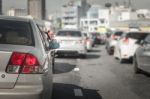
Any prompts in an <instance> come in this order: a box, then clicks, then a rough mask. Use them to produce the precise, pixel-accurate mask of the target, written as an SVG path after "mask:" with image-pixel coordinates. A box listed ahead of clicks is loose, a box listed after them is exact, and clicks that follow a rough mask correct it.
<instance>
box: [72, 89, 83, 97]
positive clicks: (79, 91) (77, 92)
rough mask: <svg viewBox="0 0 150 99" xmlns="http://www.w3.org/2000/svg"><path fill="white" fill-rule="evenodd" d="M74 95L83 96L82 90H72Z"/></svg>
mask: <svg viewBox="0 0 150 99" xmlns="http://www.w3.org/2000/svg"><path fill="white" fill-rule="evenodd" d="M74 95H75V96H83V93H82V90H81V89H74Z"/></svg>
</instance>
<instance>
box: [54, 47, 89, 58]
mask: <svg viewBox="0 0 150 99" xmlns="http://www.w3.org/2000/svg"><path fill="white" fill-rule="evenodd" d="M55 53H56V54H58V55H63V54H67V55H73V56H77V55H80V54H86V50H85V49H81V50H67V49H56V50H55Z"/></svg>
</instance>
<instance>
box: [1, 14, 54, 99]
mask: <svg viewBox="0 0 150 99" xmlns="http://www.w3.org/2000/svg"><path fill="white" fill-rule="evenodd" d="M51 64H52V63H51V55H50V48H49V43H48V42H47V40H46V39H45V37H44V35H43V33H42V32H40V30H39V29H38V27H37V26H36V24H35V22H34V21H33V20H30V19H23V18H17V17H7V16H0V99H51V93H52V65H51Z"/></svg>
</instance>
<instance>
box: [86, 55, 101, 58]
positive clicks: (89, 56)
mask: <svg viewBox="0 0 150 99" xmlns="http://www.w3.org/2000/svg"><path fill="white" fill-rule="evenodd" d="M97 58H100V55H97V54H88V55H87V57H86V59H97Z"/></svg>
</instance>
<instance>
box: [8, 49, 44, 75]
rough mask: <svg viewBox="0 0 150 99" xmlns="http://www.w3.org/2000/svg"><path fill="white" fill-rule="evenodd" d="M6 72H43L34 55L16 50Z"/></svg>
mask: <svg viewBox="0 0 150 99" xmlns="http://www.w3.org/2000/svg"><path fill="white" fill-rule="evenodd" d="M6 72H7V73H12V74H34V73H36V74H37V73H42V69H41V66H40V65H39V62H38V60H37V58H36V57H35V56H34V55H32V54H26V53H18V52H14V53H13V54H12V55H11V57H10V60H9V63H8V65H7V69H6Z"/></svg>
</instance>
